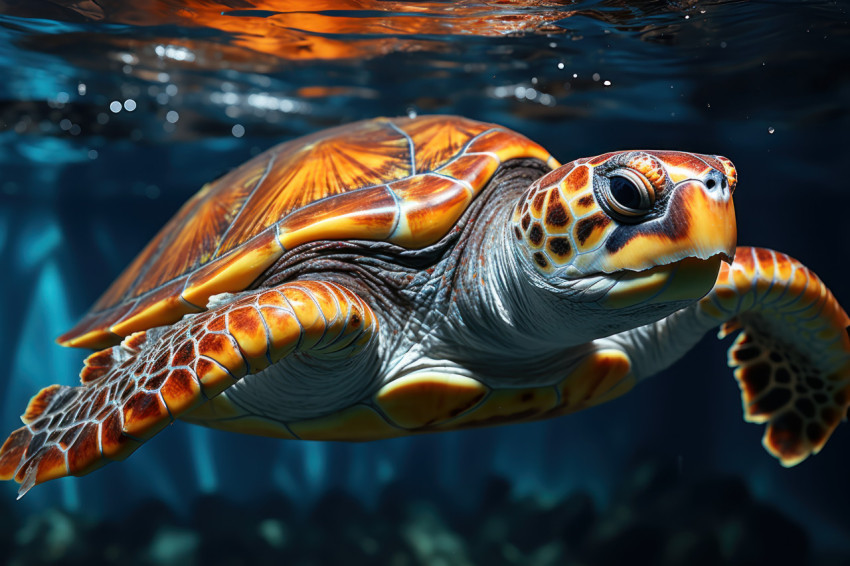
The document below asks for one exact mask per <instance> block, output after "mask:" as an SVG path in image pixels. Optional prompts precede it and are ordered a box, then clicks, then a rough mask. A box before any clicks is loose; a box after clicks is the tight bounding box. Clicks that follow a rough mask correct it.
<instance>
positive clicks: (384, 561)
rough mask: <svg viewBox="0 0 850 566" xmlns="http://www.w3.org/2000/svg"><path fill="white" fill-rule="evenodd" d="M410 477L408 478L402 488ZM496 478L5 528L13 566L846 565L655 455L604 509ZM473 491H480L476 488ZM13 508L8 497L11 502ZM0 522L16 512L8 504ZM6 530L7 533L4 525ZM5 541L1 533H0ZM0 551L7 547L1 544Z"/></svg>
mask: <svg viewBox="0 0 850 566" xmlns="http://www.w3.org/2000/svg"><path fill="white" fill-rule="evenodd" d="M405 487H407V489H405ZM512 487H513V486H512V485H511V484H510V483H509V482H507V481H506V480H504V479H501V478H498V477H493V478H490V479H489V480H488V481H487V482H486V484H485V487H484V488H483V489H482V491H481V494H480V495H481V497H479V498H478V499H477V501H478V504H477V505H475V506H474V507H464V506H461V505H460V504H459V503H458V501H457V498H454V499H453V498H452V494H451V493H443V494H442V495H437V494H438V491H437V490H436V489H435V488H433V486H432V488H431V489H430V490H428V491H426V495H423V494H422V493H417V492H415V491H414V490H411V489H410V486H409V484H404V483H401V482H398V483H392V484H389V485H387V486H386V488H385V489H384V491H383V493H382V495H381V498H380V500H379V501H377V502H376V504H375V506H374V507H371V506H369V505H367V504H365V503H364V502H363V501H361V500H360V499H358V498H357V497H356V496H355V495H353V494H352V493H349V492H347V491H343V490H332V491H329V492H327V493H325V494H324V495H323V496H322V497H320V498H319V500H318V501H316V503H315V504H314V505H313V507H312V508H310V509H302V508H297V507H296V506H295V505H294V504H293V503H292V501H291V500H290V499H288V498H287V497H285V496H283V495H280V494H268V495H267V496H265V497H263V498H262V500H259V501H247V502H235V501H232V500H229V499H227V498H224V497H220V496H218V495H206V496H204V497H201V498H199V499H198V500H196V502H195V503H194V505H193V506H192V508H191V511H190V513H189V514H188V515H187V516H182V515H181V516H178V515H176V514H175V513H174V512H173V511H172V510H171V509H170V508H169V507H168V505H166V504H165V503H163V502H157V501H147V502H145V503H142V504H141V505H140V506H138V507H136V508H135V509H133V510H130V511H128V512H127V513H126V515H125V516H124V517H122V518H121V520H116V519H115V518H114V517H112V518H106V519H104V520H101V521H99V522H93V521H90V520H88V519H86V518H85V516H83V515H75V514H68V513H65V512H62V511H57V510H48V511H44V512H41V513H36V514H32V515H30V516H29V517H27V518H25V520H24V521H23V522H22V523H20V522H19V523H17V524H16V525H11V526H10V527H9V528H8V529H7V534H6V540H8V541H9V545H10V546H9V547H8V550H7V551H5V552H2V553H0V564H3V565H4V566H37V565H40V564H61V565H62V566H76V565H78V564H79V565H81V566H82V565H85V566H92V565H113V564H114V565H116V566H118V565H120V566H237V565H238V566H242V565H250V566H280V565H281V564H285V565H286V566H325V565H330V566H337V565H341V564H346V565H349V566H358V565H361V564H368V565H370V566H371V565H386V566H473V565H476V566H482V565H484V566H564V565H570V566H572V565H576V566H608V565H611V566H614V565H616V566H620V565H623V564H627V565H629V566H641V565H644V564H648V565H652V566H719V565H726V566H751V565H753V566H756V565H761V564H775V565H779V564H795V565H801V566H803V565H810V566H815V565H818V566H820V565H823V566H839V565H845V564H848V562H847V560H846V557H842V556H831V557H829V558H822V557H820V556H818V557H816V558H818V560H815V559H814V558H815V557H813V556H812V555H811V549H810V543H809V539H808V536H807V534H806V532H805V531H804V530H803V528H802V527H800V526H799V525H798V524H797V523H796V522H795V521H794V520H793V519H792V518H789V517H787V516H785V515H783V514H782V513H781V512H780V511H778V510H776V509H774V508H773V507H770V506H769V505H767V504H765V503H762V502H759V501H756V500H754V498H753V497H752V495H751V492H750V490H749V489H748V488H747V486H746V484H745V483H744V482H743V481H742V480H740V479H738V478H734V477H728V476H714V477H710V476H709V477H704V478H697V479H694V478H690V477H688V476H684V475H681V474H679V473H678V470H677V469H676V466H675V465H673V466H671V465H668V464H665V463H658V462H657V461H655V462H653V461H650V462H647V463H645V464H640V465H638V466H636V467H635V468H634V470H633V473H631V474H629V475H628V478H627V480H626V481H625V482H624V484H623V485H622V486H621V487H620V489H619V490H618V491H617V493H618V494H619V496H618V497H617V498H615V499H614V501H612V502H611V504H610V505H609V506H608V507H606V508H601V507H598V506H597V505H596V504H595V503H594V500H593V499H592V498H591V496H590V495H589V494H587V493H582V492H575V493H572V494H570V495H569V496H567V497H565V498H563V499H561V500H560V501H544V500H538V499H535V498H531V497H525V498H521V499H518V498H516V497H515V496H514V495H512ZM473 499H475V498H473ZM6 507H8V506H6ZM0 511H2V512H3V515H0V521H2V520H6V521H8V520H10V519H9V518H10V517H13V514H12V513H11V512H8V513H7V511H9V510H8V509H6V508H5V507H4V506H3V504H2V502H0ZM0 536H2V533H0ZM0 540H3V539H2V538H0ZM0 551H2V548H0Z"/></svg>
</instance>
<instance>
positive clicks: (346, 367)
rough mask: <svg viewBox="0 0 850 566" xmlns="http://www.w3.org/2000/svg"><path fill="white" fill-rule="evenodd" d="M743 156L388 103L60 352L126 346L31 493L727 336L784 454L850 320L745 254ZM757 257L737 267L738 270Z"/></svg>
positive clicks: (164, 234)
mask: <svg viewBox="0 0 850 566" xmlns="http://www.w3.org/2000/svg"><path fill="white" fill-rule="evenodd" d="M736 183H737V174H736V171H735V167H734V166H733V165H732V162H731V161H729V160H728V159H726V158H724V157H719V156H709V155H697V154H692V153H685V152H677V151H618V152H613V153H606V154H604V155H600V156H598V157H593V158H585V159H578V160H576V161H573V162H571V163H568V164H566V165H563V166H560V165H559V163H558V162H557V161H556V160H555V159H554V158H553V157H552V156H551V155H549V153H548V152H547V151H546V150H544V149H543V148H542V147H541V146H539V145H537V144H535V143H534V142H532V141H530V140H528V139H526V138H525V137H523V136H521V135H520V134H517V133H515V132H512V131H510V130H508V129H505V128H502V127H499V126H496V125H493V124H485V123H480V122H475V121H472V120H468V119H464V118H460V117H452V116H425V117H418V118H412V119H409V118H397V119H386V118H378V119H374V120H368V121H363V122H358V123H354V124H350V125H347V126H343V127H339V128H335V129H331V130H326V131H323V132H319V133H317V134H314V135H310V136H307V137H303V138H300V139H297V140H294V141H290V142H288V143H284V144H282V145H279V146H277V147H274V148H272V149H270V150H268V151H266V152H265V153H262V154H260V155H258V156H257V157H255V158H254V159H252V160H250V161H249V162H247V163H246V164H244V165H243V166H241V167H239V168H238V169H236V170H234V171H232V172H230V173H229V174H227V175H225V176H224V177H222V178H220V179H219V180H217V181H216V182H213V183H211V184H208V185H206V186H204V187H203V188H202V189H201V191H200V192H199V193H198V194H196V195H195V196H194V197H193V198H192V199H190V200H189V202H187V203H186V204H185V205H184V206H183V207H182V208H181V209H180V210H179V212H177V214H176V215H175V216H174V218H173V219H172V220H171V221H170V222H169V223H168V224H167V225H166V226H165V227H164V228H163V229H162V230H161V231H160V232H159V234H158V235H157V236H156V237H155V238H154V239H153V241H151V242H150V243H149V244H148V246H147V247H146V248H145V249H144V250H143V251H142V252H141V254H140V255H139V256H138V257H137V258H136V259H135V261H133V262H132V263H131V264H130V266H129V267H128V268H127V269H126V270H125V271H124V273H123V274H122V275H121V276H120V277H119V278H118V279H117V280H116V281H115V282H114V283H113V284H112V286H111V287H110V288H109V289H108V290H107V291H106V293H105V294H104V295H103V296H102V297H101V298H100V300H99V301H98V302H97V303H96V304H95V305H94V307H93V308H92V310H91V312H90V313H89V314H88V315H86V316H85V318H83V320H82V321H81V322H80V323H79V324H78V325H77V326H76V327H74V328H73V329H72V330H71V331H70V332H68V333H67V334H65V335H64V336H62V337H60V339H59V341H60V342H61V343H62V344H64V345H68V346H81V347H90V348H101V350H100V351H98V352H96V353H94V354H92V355H91V356H89V357H88V358H87V359H86V361H85V367H84V368H83V370H82V372H81V374H80V377H81V380H82V384H81V385H79V386H77V387H69V386H63V385H53V386H50V387H47V388H45V389H43V390H42V391H40V392H39V393H38V394H37V395H36V396H35V397H33V399H32V400H31V401H30V403H29V406H28V407H27V409H26V412H25V413H24V415H23V417H22V419H23V421H24V423H25V426H24V427H22V428H19V429H18V430H16V431H15V432H13V433H12V434H11V435H10V436H9V438H8V439H7V440H6V442H5V444H4V445H3V447H2V450H0V477H2V478H3V479H10V478H14V479H15V480H16V481H18V482H20V483H21V484H22V485H21V488H20V489H21V493H22V494H23V493H25V492H26V491H27V490H29V489H30V488H31V487H32V486H33V485H35V484H38V483H41V482H44V481H47V480H50V479H53V478H57V477H60V476H65V475H82V474H86V473H88V472H90V471H92V470H94V469H95V468H97V467H99V466H101V465H102V464H104V463H106V462H108V461H110V460H121V459H123V458H126V457H127V456H128V455H129V454H130V453H131V452H132V451H134V450H135V449H136V448H138V447H139V446H140V445H141V443H143V442H145V441H146V440H148V439H149V438H150V437H152V436H153V435H154V434H156V433H157V432H159V431H160V430H162V429H163V428H164V427H165V426H166V425H168V424H169V423H171V422H173V421H174V420H175V419H180V420H184V421H189V422H192V423H197V424H203V425H206V426H210V427H215V428H222V429H227V430H234V431H240V432H245V433H250V434H261V435H270V436H276V437H282V438H290V439H326V440H369V439H376V438H386V437H393V436H399V435H404V434H410V433H420V432H432V431H444V430H452V429H462V428H466V427H475V426H482V425H492V424H499V423H508V422H520V421H528V420H533V419H542V418H548V417H553V416H557V415H563V414H565V413H570V412H573V411H577V410H580V409H583V408H585V407H589V406H592V405H596V404H599V403H602V402H605V401H608V400H610V399H613V398H615V397H617V396H619V395H621V394H623V393H625V392H627V391H628V390H629V389H630V388H631V387H632V386H633V385H635V384H636V383H637V382H639V381H641V380H643V379H645V378H646V377H648V376H649V375H652V374H654V373H656V372H658V371H659V370H661V369H662V368H664V367H666V366H668V365H670V364H671V363H672V362H673V361H674V360H676V359H677V358H679V357H680V356H681V355H683V354H684V353H685V352H686V351H687V350H688V349H689V348H690V347H691V346H692V345H693V344H695V343H696V342H697V340H698V339H699V338H700V337H701V336H702V335H703V334H704V333H705V332H706V331H707V330H709V329H710V328H712V327H715V326H717V325H721V335H725V334H727V333H730V332H733V331H736V330H739V329H742V330H743V331H742V332H741V333H740V335H739V336H738V338H737V340H735V343H734V344H733V345H732V347H731V349H730V357H729V362H730V365H732V366H735V367H737V369H736V370H735V377H736V378H737V380H738V382H739V384H740V387H741V391H742V397H743V405H744V412H745V417H746V419H747V420H749V421H752V422H757V423H767V430H766V432H765V435H764V445H765V447H766V448H767V449H768V450H769V451H770V452H771V453H772V454H773V455H775V456H776V457H777V458H779V459H780V460H781V462H782V463H783V464H785V465H789V466H790V465H793V464H796V463H798V462H800V461H801V460H803V459H805V458H806V457H807V456H808V455H809V454H811V453H816V452H818V451H819V450H820V449H821V448H822V447H823V445H824V443H825V442H826V440H827V437H828V436H829V435H830V433H831V432H832V431H833V429H834V428H835V426H836V425H837V423H838V421H839V420H840V419H841V417H842V416H843V415H844V413H845V412H846V410H847V407H848V404H850V355H848V354H850V338H848V334H847V330H846V329H847V326H848V322H850V321H848V317H847V314H846V313H845V312H844V310H842V308H841V307H840V306H839V304H838V303H837V301H836V300H835V298H834V297H833V295H832V294H831V293H830V291H829V290H828V289H827V288H826V286H825V285H824V284H823V283H821V281H820V280H819V279H818V278H817V276H816V275H814V274H813V273H812V272H811V271H809V270H808V269H807V268H806V267H804V266H803V265H801V264H800V263H799V262H798V261H796V260H794V259H792V258H790V257H788V256H786V255H784V254H781V253H778V252H774V251H770V250H766V249H760V248H743V247H741V248H737V249H736V224H735V215H734V209H733V204H732V193H733V191H734V190H735V185H736ZM733 258H734V259H733Z"/></svg>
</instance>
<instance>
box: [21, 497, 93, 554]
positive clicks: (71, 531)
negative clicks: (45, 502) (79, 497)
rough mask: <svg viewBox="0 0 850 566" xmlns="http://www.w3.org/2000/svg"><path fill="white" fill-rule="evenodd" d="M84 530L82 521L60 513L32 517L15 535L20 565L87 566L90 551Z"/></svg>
mask: <svg viewBox="0 0 850 566" xmlns="http://www.w3.org/2000/svg"><path fill="white" fill-rule="evenodd" d="M84 529H85V525H84V522H83V521H82V519H81V518H80V517H75V516H73V515H70V514H68V513H65V512H64V511H59V510H58V509H48V510H47V511H45V512H43V513H41V514H38V515H30V516H29V517H27V518H26V520H25V521H24V523H23V525H22V526H21V527H20V528H19V529H18V530H17V532H16V533H15V539H14V540H15V545H16V546H17V549H18V551H17V553H16V554H17V558H18V559H19V560H18V561H19V562H20V563H21V564H62V565H68V566H75V565H77V564H87V563H88V555H89V552H90V548H91V547H90V544H89V543H90V540H88V537H86V536H84ZM9 563H12V561H9V562H7V564H9Z"/></svg>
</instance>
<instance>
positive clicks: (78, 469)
mask: <svg viewBox="0 0 850 566" xmlns="http://www.w3.org/2000/svg"><path fill="white" fill-rule="evenodd" d="M377 329H378V325H377V319H376V318H375V315H374V313H373V312H372V309H371V308H370V307H369V306H368V305H366V304H365V303H364V302H363V301H361V300H360V298H359V297H357V296H356V295H355V294H354V293H352V292H351V291H348V290H347V289H344V288H342V287H340V286H338V285H334V284H330V283H324V282H311V281H298V282H293V283H285V284H283V285H281V286H279V287H277V288H275V289H272V290H263V291H258V292H255V293H250V294H248V295H246V296H244V297H241V298H239V299H237V300H235V301H233V302H232V303H229V304H226V305H224V306H222V307H220V308H218V309H215V310H210V311H208V312H205V313H202V314H199V315H196V316H194V317H189V318H185V319H183V320H182V321H180V322H179V323H177V324H175V325H173V326H171V327H168V328H164V329H163V328H158V329H154V330H153V331H147V332H145V331H143V332H139V333H136V334H133V335H132V336H130V337H128V338H127V339H126V340H124V342H123V343H122V344H121V345H118V346H113V347H111V348H109V349H106V350H102V351H100V352H98V353H96V354H93V355H91V356H90V357H89V358H88V359H87V360H86V366H85V368H84V369H83V371H82V372H81V374H80V377H81V379H82V385H80V386H78V387H65V386H58V385H53V386H50V387H48V388H46V389H43V390H42V391H41V392H40V393H39V394H38V395H36V396H35V397H34V398H33V400H32V401H30V404H29V406H28V407H27V411H26V413H25V414H24V416H23V420H24V423H25V426H23V427H22V428H19V429H18V430H16V431H15V432H13V433H12V434H11V435H10V436H9V439H8V440H7V441H6V442H5V444H4V445H3V447H2V450H0V479H11V478H14V479H15V480H16V481H18V482H20V483H21V495H23V494H25V493H26V492H27V491H28V490H29V489H31V488H32V487H33V486H34V485H36V484H39V483H42V482H45V481H48V480H50V479H54V478H57V477H62V476H66V475H83V474H87V473H89V472H90V471H92V470H94V469H96V468H98V467H100V466H102V465H103V464H105V463H107V462H108V461H110V460H123V459H124V458H126V457H127V456H129V455H130V454H131V453H132V452H133V451H135V450H136V449H137V448H138V447H139V446H141V444H142V443H143V442H144V441H146V440H148V439H149V438H151V437H152V436H154V435H155V434H157V433H158V432H160V431H161V430H162V429H163V428H164V427H165V426H166V425H168V424H169V423H171V422H172V421H173V420H174V419H175V418H178V417H180V416H181V415H183V414H184V413H187V412H189V411H191V410H192V409H193V408H195V407H197V406H198V405H200V404H201V403H203V402H204V401H206V400H207V399H210V398H212V397H215V396H216V395H218V394H219V393H221V392H222V391H223V390H224V389H225V388H227V387H230V386H232V385H233V384H234V383H236V382H237V381H238V380H240V379H242V378H243V377H244V376H245V375H246V374H249V373H251V374H253V373H257V372H259V371H261V370H263V369H265V368H267V367H268V366H269V365H271V364H274V363H276V362H278V361H279V360H281V359H282V358H284V357H286V356H289V355H292V354H294V353H296V352H301V353H305V354H306V353H309V355H311V356H312V357H314V358H316V359H331V360H333V359H340V358H350V357H355V356H356V355H357V354H359V353H360V352H362V351H363V350H364V349H368V348H369V346H370V344H371V343H372V342H373V341H374V338H375V336H376V333H377Z"/></svg>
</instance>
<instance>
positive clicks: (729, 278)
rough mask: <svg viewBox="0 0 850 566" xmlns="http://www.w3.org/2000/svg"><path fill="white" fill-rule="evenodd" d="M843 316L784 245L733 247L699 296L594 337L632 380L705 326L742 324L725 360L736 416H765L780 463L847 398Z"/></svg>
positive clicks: (674, 355)
mask: <svg viewBox="0 0 850 566" xmlns="http://www.w3.org/2000/svg"><path fill="white" fill-rule="evenodd" d="M848 325H850V318H848V316H847V313H846V312H845V311H844V309H842V308H841V305H839V304H838V301H837V300H836V299H835V297H834V296H833V294H832V293H831V292H830V291H829V289H828V288H827V287H826V285H824V283H823V282H822V281H821V280H820V278H818V276H817V275H815V274H814V273H813V272H812V271H811V270H810V269H808V268H807V267H806V266H804V265H803V264H801V263H800V262H799V261H797V260H796V259H793V258H791V257H789V256H787V255H785V254H783V253H779V252H775V251H773V250H768V249H764V248H751V247H740V248H738V250H737V252H736V254H735V261H734V262H733V263H732V264H727V263H724V264H723V265H722V267H721V269H720V273H719V274H718V277H717V281H716V283H715V285H714V287H713V288H712V290H711V291H710V292H709V293H708V294H707V295H706V296H705V297H703V298H702V299H701V300H700V301H699V302H697V303H695V304H693V305H691V306H690V307H688V308H686V309H682V310H681V311H678V312H675V313H673V314H672V315H670V316H669V317H666V318H664V319H662V320H660V321H658V322H655V323H652V324H649V325H646V326H643V327H639V328H636V329H634V330H628V331H626V332H623V333H620V334H616V335H614V336H610V337H607V338H603V339H600V340H597V341H596V342H597V344H598V346H599V347H600V348H610V347H615V348H620V349H622V350H623V351H624V352H626V353H627V354H628V356H629V359H630V360H631V362H632V367H633V370H632V371H633V374H634V376H635V377H636V378H637V379H638V380H642V379H645V378H646V377H649V376H651V375H654V374H655V373H657V372H658V371H660V370H662V369H664V368H665V367H667V366H669V365H670V364H672V363H673V362H675V361H676V360H678V359H679V358H680V357H681V356H682V355H684V354H685V352H687V351H688V350H690V349H691V347H692V346H693V345H694V344H696V343H697V342H698V341H699V339H700V338H701V337H702V336H703V335H704V334H705V333H706V332H708V331H709V330H711V329H713V328H717V327H718V326H719V327H720V332H719V335H718V336H719V337H720V338H724V337H726V336H727V335H729V334H732V333H735V332H737V331H739V330H740V331H741V332H740V334H739V335H738V337H737V339H736V340H735V342H734V343H733V344H732V346H731V347H730V348H729V366H730V367H733V368H735V372H734V374H735V378H736V379H737V380H738V384H739V386H740V388H741V401H742V404H743V408H744V418H745V419H746V420H747V421H749V422H752V423H766V424H767V428H766V429H765V433H764V438H763V440H762V442H763V444H764V447H765V448H766V449H767V451H768V452H770V453H771V454H772V455H773V456H775V457H776V458H777V459H779V461H780V462H781V463H782V465H784V466H794V465H796V464H798V463H800V462H802V461H803V460H805V459H806V458H807V457H808V456H809V455H811V454H817V453H818V452H820V450H821V449H822V448H823V446H824V445H825V444H826V441H827V439H828V438H829V436H830V435H831V434H832V432H833V431H834V430H835V428H836V427H837V426H838V423H839V422H840V420H841V418H842V417H843V416H844V415H846V414H847V411H848V408H850V336H848Z"/></svg>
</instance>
